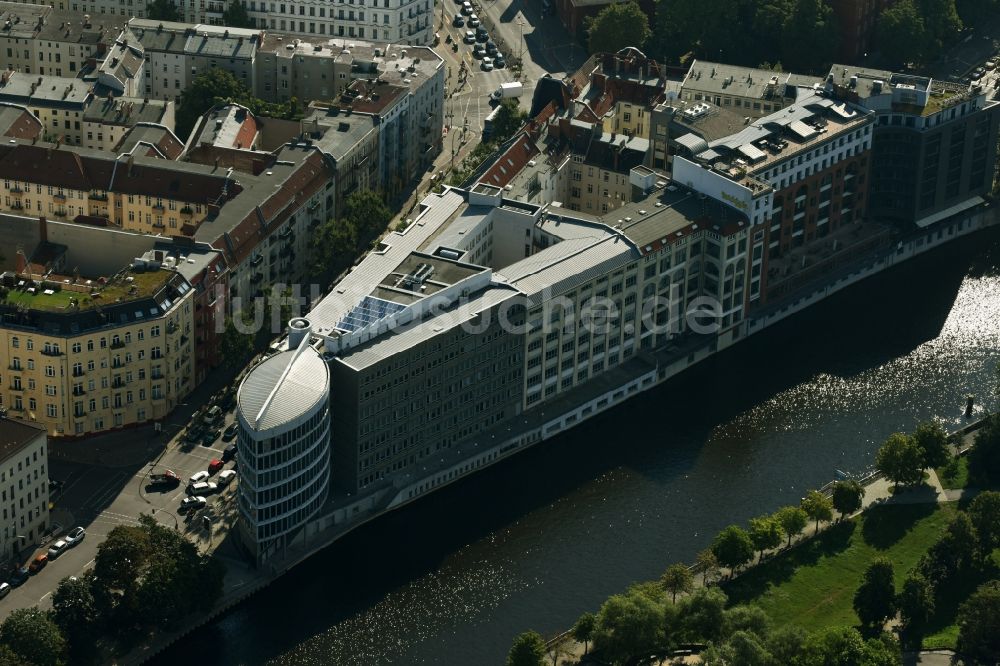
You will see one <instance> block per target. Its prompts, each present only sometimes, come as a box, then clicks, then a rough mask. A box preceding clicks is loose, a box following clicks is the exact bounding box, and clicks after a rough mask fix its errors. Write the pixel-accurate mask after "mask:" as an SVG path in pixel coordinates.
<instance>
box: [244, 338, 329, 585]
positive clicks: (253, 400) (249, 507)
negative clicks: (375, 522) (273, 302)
mask: <svg viewBox="0 0 1000 666" xmlns="http://www.w3.org/2000/svg"><path fill="white" fill-rule="evenodd" d="M298 343H299V344H298V346H297V347H296V348H293V349H290V350H288V351H284V352H280V353H278V354H275V355H274V356H271V357H269V358H267V359H265V360H264V361H262V362H261V363H259V364H258V365H256V366H254V367H253V368H252V369H251V370H250V372H248V373H247V375H246V377H245V378H244V379H243V382H242V383H241V384H240V388H239V393H238V394H237V410H236V419H237V422H238V423H239V439H238V441H237V456H236V463H237V469H238V470H239V479H240V483H239V510H240V532H241V534H242V536H243V541H244V543H245V544H246V546H247V547H248V548H249V549H250V550H251V551H252V552H253V553H254V556H255V557H256V560H257V564H258V565H260V564H263V563H264V562H266V561H267V560H269V559H271V558H273V557H275V556H276V555H281V553H282V551H283V549H285V548H287V547H288V546H290V545H292V544H294V543H296V542H297V541H298V540H300V539H302V538H303V530H302V527H303V526H304V525H305V524H306V522H307V521H308V520H309V519H310V518H312V517H313V516H314V515H316V512H317V511H318V510H319V509H320V507H322V506H323V503H324V502H325V501H326V496H327V492H328V491H329V487H330V371H329V368H328V367H327V365H326V362H325V361H323V359H322V358H321V357H320V355H319V353H318V352H317V351H316V350H315V349H313V348H312V347H311V346H310V345H309V337H308V335H306V336H303V337H301V338H299V339H298Z"/></svg>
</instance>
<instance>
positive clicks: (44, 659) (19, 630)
mask: <svg viewBox="0 0 1000 666" xmlns="http://www.w3.org/2000/svg"><path fill="white" fill-rule="evenodd" d="M0 642H2V643H3V644H4V645H6V646H7V647H9V648H10V649H11V651H12V652H14V654H16V655H17V656H18V657H20V658H21V659H24V660H25V661H27V662H30V663H32V664H34V665H35V666H57V665H58V664H60V663H61V662H62V660H63V657H64V655H65V653H66V639H65V638H63V635H62V632H60V631H59V627H57V626H56V623H55V622H53V621H52V619H51V618H50V617H49V614H48V613H45V612H44V611H41V610H39V609H38V607H37V606H35V607H33V608H18V609H15V610H13V611H11V613H10V615H8V616H7V619H6V620H4V621H3V624H2V625H0Z"/></svg>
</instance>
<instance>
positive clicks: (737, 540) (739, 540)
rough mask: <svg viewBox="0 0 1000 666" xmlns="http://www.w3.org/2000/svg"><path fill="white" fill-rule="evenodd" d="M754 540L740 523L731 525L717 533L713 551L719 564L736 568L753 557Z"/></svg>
mask: <svg viewBox="0 0 1000 666" xmlns="http://www.w3.org/2000/svg"><path fill="white" fill-rule="evenodd" d="M753 551H754V548H753V542H752V541H751V540H750V535H749V534H747V532H746V530H744V529H743V528H742V527H740V526H739V525H730V526H729V527H727V528H726V529H724V530H722V531H721V532H719V534H718V535H716V537H715V540H714V541H713V542H712V552H713V553H715V557H716V558H717V559H718V560H719V564H721V565H722V566H724V567H728V568H729V569H732V570H736V569H738V568H739V567H741V566H743V565H744V564H746V563H747V562H749V561H750V560H751V559H752V558H753Z"/></svg>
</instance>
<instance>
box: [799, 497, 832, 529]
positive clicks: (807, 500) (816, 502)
mask: <svg viewBox="0 0 1000 666" xmlns="http://www.w3.org/2000/svg"><path fill="white" fill-rule="evenodd" d="M802 510H803V511H805V512H806V515H807V516H809V518H810V519H812V520H815V521H816V532H819V522H820V521H821V520H830V519H831V518H833V502H832V501H831V500H830V498H829V497H827V496H826V495H824V494H823V493H821V492H819V491H818V490H810V491H809V492H808V493H807V494H806V496H805V497H803V498H802Z"/></svg>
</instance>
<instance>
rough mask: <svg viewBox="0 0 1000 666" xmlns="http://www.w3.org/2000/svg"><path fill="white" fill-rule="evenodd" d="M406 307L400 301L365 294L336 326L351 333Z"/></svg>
mask: <svg viewBox="0 0 1000 666" xmlns="http://www.w3.org/2000/svg"><path fill="white" fill-rule="evenodd" d="M405 307H406V306H404V305H401V304H399V303H394V302H392V301H387V300H384V299H381V298H376V297H375V296H365V297H364V298H362V299H361V302H360V303H358V304H357V305H355V306H354V308H353V309H352V310H351V311H350V312H348V313H347V314H346V315H344V318H343V319H341V320H340V322H339V323H338V324H337V326H336V328H338V329H339V330H341V331H344V332H346V333H351V332H353V331H356V330H358V329H361V328H364V327H366V326H370V325H371V324H374V323H375V322H377V321H380V320H382V319H385V318H386V317H388V316H390V315H393V314H396V313H397V312H399V311H400V310H403V309H404V308H405Z"/></svg>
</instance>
